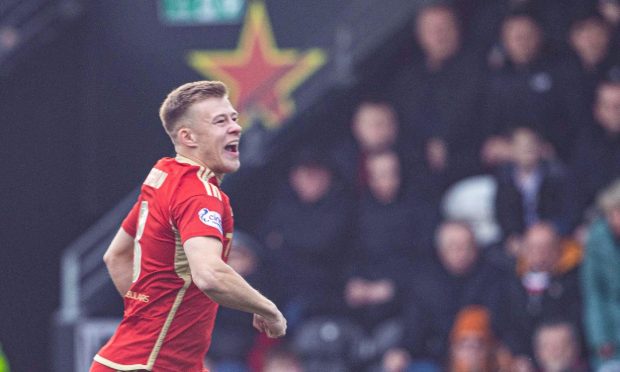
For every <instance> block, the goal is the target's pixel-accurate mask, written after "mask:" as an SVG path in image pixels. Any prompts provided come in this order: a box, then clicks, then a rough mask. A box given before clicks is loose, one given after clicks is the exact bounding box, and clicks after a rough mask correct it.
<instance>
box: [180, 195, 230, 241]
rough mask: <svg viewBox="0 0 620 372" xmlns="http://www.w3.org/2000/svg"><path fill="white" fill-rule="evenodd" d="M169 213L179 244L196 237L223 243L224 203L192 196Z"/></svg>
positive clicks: (203, 196) (204, 196) (201, 196)
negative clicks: (215, 239)
mask: <svg viewBox="0 0 620 372" xmlns="http://www.w3.org/2000/svg"><path fill="white" fill-rule="evenodd" d="M171 212H172V219H173V222H174V224H175V226H176V227H177V229H178V230H179V234H180V235H181V243H185V241H186V240H187V239H189V238H193V237H196V236H211V237H214V238H217V239H219V240H220V241H222V242H223V241H224V233H223V226H222V219H223V216H224V202H222V201H221V200H220V199H218V198H216V197H214V196H209V195H196V196H192V197H190V198H189V199H186V200H184V201H183V202H181V203H179V204H177V205H175V206H173V208H172V210H171Z"/></svg>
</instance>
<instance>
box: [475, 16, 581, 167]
mask: <svg viewBox="0 0 620 372" xmlns="http://www.w3.org/2000/svg"><path fill="white" fill-rule="evenodd" d="M501 41H502V46H503V48H504V50H505V55H506V60H505V63H504V64H503V65H502V66H500V67H498V68H497V69H496V70H494V71H493V72H492V75H491V78H490V84H489V88H488V91H487V93H488V97H487V101H486V109H485V114H484V117H485V121H486V125H487V128H488V129H487V133H488V135H489V136H490V138H489V139H488V140H486V142H485V144H484V146H483V148H482V153H481V155H482V160H483V162H484V163H485V164H486V165H487V166H494V165H496V164H497V163H498V162H501V161H504V160H506V154H508V153H509V149H508V148H509V145H508V144H507V143H506V142H505V141H504V142H502V141H501V138H498V136H501V135H502V134H504V133H506V132H508V131H510V130H511V129H512V128H515V127H518V126H521V125H524V124H525V125H528V126H530V127H532V128H533V129H535V130H536V131H537V132H538V133H540V134H541V135H542V136H543V137H544V138H546V139H547V140H549V141H550V143H551V144H552V146H553V149H554V151H555V153H556V154H557V155H558V156H559V157H560V158H561V159H562V160H564V161H566V160H568V159H569V158H570V156H571V150H572V145H573V139H574V136H575V130H576V129H577V128H578V124H583V122H584V118H585V117H586V114H585V113H586V110H585V107H584V103H583V97H582V96H581V94H580V91H579V89H578V88H579V87H578V86H575V83H574V82H573V80H574V79H573V78H571V76H570V75H569V74H568V72H567V71H566V70H565V69H561V68H560V67H561V65H559V64H558V63H557V62H556V60H555V59H553V58H551V56H550V54H549V53H548V51H547V50H546V49H545V48H544V46H545V44H544V36H543V33H542V30H541V28H540V26H539V24H538V22H537V21H536V20H535V19H534V18H533V17H531V16H530V15H527V14H514V15H511V16H508V17H507V18H506V19H505V20H504V21H503V24H502V32H501Z"/></svg>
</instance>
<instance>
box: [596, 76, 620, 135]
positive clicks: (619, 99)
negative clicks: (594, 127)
mask: <svg viewBox="0 0 620 372" xmlns="http://www.w3.org/2000/svg"><path fill="white" fill-rule="evenodd" d="M594 116H595V117H596V120H597V121H598V122H599V124H600V125H601V126H602V127H603V128H604V129H605V131H606V132H608V133H610V134H613V135H617V134H620V84H603V85H601V86H599V88H598V95H597V99H596V103H595V105H594Z"/></svg>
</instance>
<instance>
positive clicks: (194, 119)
mask: <svg viewBox="0 0 620 372" xmlns="http://www.w3.org/2000/svg"><path fill="white" fill-rule="evenodd" d="M188 113H189V115H190V116H189V117H190V121H191V125H190V126H189V129H190V130H191V132H192V134H193V136H194V141H195V142H194V143H195V146H196V150H197V154H198V156H199V158H200V160H201V161H202V162H204V164H205V165H206V166H207V167H208V168H209V169H211V170H212V171H213V172H215V173H218V174H224V173H232V172H235V171H236V170H237V169H239V166H240V162H239V138H240V137H241V126H240V125H239V124H238V123H237V118H238V114H237V111H235V109H234V108H233V106H232V104H231V103H230V101H229V100H228V98H225V97H222V98H209V99H206V100H204V101H201V102H198V103H195V104H193V105H192V106H191V107H190V109H189V110H188Z"/></svg>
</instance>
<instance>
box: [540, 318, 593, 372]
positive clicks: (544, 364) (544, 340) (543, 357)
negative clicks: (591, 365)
mask: <svg viewBox="0 0 620 372" xmlns="http://www.w3.org/2000/svg"><path fill="white" fill-rule="evenodd" d="M534 354H535V355H536V362H537V363H538V366H539V370H540V372H587V371H589V369H588V366H587V364H586V363H584V362H583V360H581V358H580V355H582V353H581V345H580V342H579V332H578V331H577V329H576V328H575V326H574V325H573V324H571V323H570V322H567V321H561V320H557V321H553V320H550V321H546V322H543V323H541V324H540V325H539V326H538V327H537V328H536V331H535V332H534Z"/></svg>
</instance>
